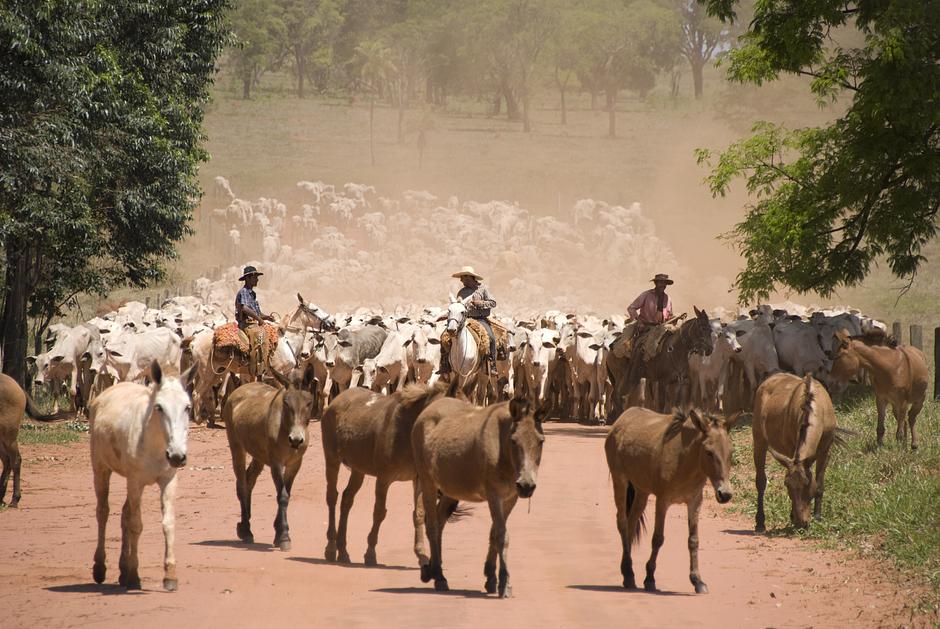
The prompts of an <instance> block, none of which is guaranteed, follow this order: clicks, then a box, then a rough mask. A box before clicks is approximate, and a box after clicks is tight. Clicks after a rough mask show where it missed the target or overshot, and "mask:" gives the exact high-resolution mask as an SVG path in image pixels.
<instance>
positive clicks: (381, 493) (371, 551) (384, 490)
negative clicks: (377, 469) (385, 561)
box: [364, 478, 391, 566]
mask: <svg viewBox="0 0 940 629" xmlns="http://www.w3.org/2000/svg"><path fill="white" fill-rule="evenodd" d="M389 485H391V481H389V480H388V479H385V478H376V479H375V506H374V507H373V508H372V530H371V531H369V537H368V541H369V547H368V548H367V549H366V555H365V560H364V561H365V564H366V565H367V566H374V565H376V564H378V560H377V559H376V556H375V546H376V544H378V543H379V527H381V526H382V521H383V520H384V519H385V514H386V513H387V511H386V509H385V499H386V498H387V497H388V487H389Z"/></svg>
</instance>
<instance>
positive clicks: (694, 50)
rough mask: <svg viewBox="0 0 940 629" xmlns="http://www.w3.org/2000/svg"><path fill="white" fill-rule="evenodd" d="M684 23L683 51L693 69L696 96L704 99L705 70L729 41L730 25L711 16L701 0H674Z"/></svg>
mask: <svg viewBox="0 0 940 629" xmlns="http://www.w3.org/2000/svg"><path fill="white" fill-rule="evenodd" d="M673 4H674V5H675V8H676V11H677V12H678V14H679V17H680V19H681V23H682V39H681V49H680V50H681V53H682V56H683V57H685V59H686V60H687V61H688V62H689V66H690V67H691V68H692V85H693V86H694V89H695V98H696V99H700V98H702V94H703V86H704V79H703V76H702V73H703V70H704V69H705V66H706V65H707V64H708V62H709V61H711V60H712V58H713V57H714V56H715V53H716V51H717V50H718V46H719V45H722V44H727V43H728V42H729V40H730V37H731V30H730V28H729V27H728V26H727V25H725V24H723V23H722V22H721V21H719V20H718V19H716V18H714V17H711V16H709V15H707V13H706V10H705V7H704V6H702V5H701V4H699V3H698V0H673Z"/></svg>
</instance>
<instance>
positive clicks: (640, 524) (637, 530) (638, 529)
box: [627, 482, 646, 543]
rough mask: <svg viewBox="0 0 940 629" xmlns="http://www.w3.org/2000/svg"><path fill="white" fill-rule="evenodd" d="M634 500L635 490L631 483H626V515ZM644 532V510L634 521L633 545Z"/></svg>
mask: <svg viewBox="0 0 940 629" xmlns="http://www.w3.org/2000/svg"><path fill="white" fill-rule="evenodd" d="M634 500H636V488H635V487H634V486H633V483H630V482H628V483H627V514H629V513H630V510H631V509H633V501H634ZM645 532H646V509H644V510H643V513H641V514H640V517H639V518H638V519H637V521H636V526H635V527H634V529H633V543H636V542H637V541H639V539H640V536H642V535H643V533H645Z"/></svg>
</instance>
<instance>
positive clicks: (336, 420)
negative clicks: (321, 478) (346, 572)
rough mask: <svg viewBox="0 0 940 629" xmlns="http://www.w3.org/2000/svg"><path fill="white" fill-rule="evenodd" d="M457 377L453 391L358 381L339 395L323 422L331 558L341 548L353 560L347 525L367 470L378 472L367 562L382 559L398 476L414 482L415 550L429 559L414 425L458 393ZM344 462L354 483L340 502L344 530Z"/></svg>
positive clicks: (423, 560)
mask: <svg viewBox="0 0 940 629" xmlns="http://www.w3.org/2000/svg"><path fill="white" fill-rule="evenodd" d="M456 385H457V382H456V379H455V381H454V383H453V385H452V386H451V389H450V390H449V391H448V387H447V385H446V384H444V383H438V384H436V385H435V386H433V387H429V386H426V385H420V384H411V385H407V386H406V387H405V388H404V389H402V390H400V391H396V392H395V393H393V394H392V395H380V394H378V393H373V392H372V391H369V390H368V389H362V388H359V387H354V388H352V389H346V390H345V391H343V392H342V393H340V394H339V395H337V396H336V399H334V400H333V401H332V402H331V403H330V405H329V407H327V409H326V411H325V412H324V413H323V419H322V420H321V423H320V428H321V430H322V435H323V437H322V440H323V455H324V458H325V459H326V503H327V507H328V508H329V512H330V515H329V518H330V519H329V524H328V525H327V531H326V540H327V544H326V551H325V557H326V559H327V561H336V559H337V553H338V555H339V560H340V561H341V562H343V563H348V562H349V553H348V552H347V550H346V527H347V524H348V522H349V511H350V509H352V505H353V501H354V500H355V498H356V492H358V491H359V488H360V487H362V481H363V479H364V478H365V476H366V475H368V476H375V478H376V481H375V507H374V508H373V511H372V530H371V531H370V532H369V538H368V543H369V547H368V549H367V550H366V554H365V563H366V565H368V566H374V565H376V563H377V559H376V555H375V547H376V544H378V541H379V527H380V526H381V525H382V521H383V520H384V519H385V514H386V510H385V499H386V497H387V495H388V488H389V486H390V485H391V484H392V483H393V482H396V481H412V483H413V484H414V499H415V505H414V514H413V517H414V527H415V540H414V551H415V555H416V556H417V557H418V562H419V564H420V565H425V564H427V562H428V557H427V554H426V553H425V550H424V511H423V508H422V505H421V500H420V496H419V492H418V483H417V477H416V475H415V465H414V457H413V456H412V452H411V429H412V427H413V426H414V423H415V420H416V419H417V417H418V415H419V414H420V413H421V411H423V410H424V408H425V407H426V406H427V405H428V404H430V403H431V402H432V401H433V400H436V399H437V398H439V397H441V396H443V395H451V396H452V395H453V394H454V391H455V390H456ZM340 464H343V465H346V466H348V467H349V470H350V477H349V483H348V484H347V485H346V489H345V490H344V491H343V501H342V503H341V505H340V516H339V530H337V528H336V499H337V497H338V491H337V489H336V483H337V480H338V477H339V467H340Z"/></svg>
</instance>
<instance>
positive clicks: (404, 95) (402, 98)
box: [398, 81, 408, 144]
mask: <svg viewBox="0 0 940 629" xmlns="http://www.w3.org/2000/svg"><path fill="white" fill-rule="evenodd" d="M407 100H408V84H407V83H406V82H404V81H403V82H402V83H401V85H400V86H399V93H398V143H399V144H401V143H403V142H404V141H405V103H406V102H407Z"/></svg>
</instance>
